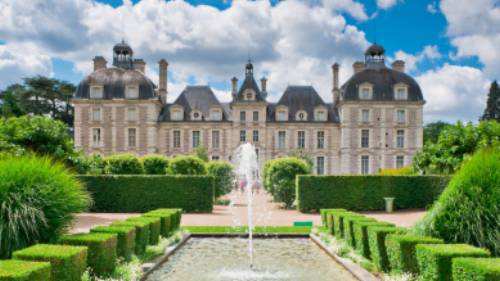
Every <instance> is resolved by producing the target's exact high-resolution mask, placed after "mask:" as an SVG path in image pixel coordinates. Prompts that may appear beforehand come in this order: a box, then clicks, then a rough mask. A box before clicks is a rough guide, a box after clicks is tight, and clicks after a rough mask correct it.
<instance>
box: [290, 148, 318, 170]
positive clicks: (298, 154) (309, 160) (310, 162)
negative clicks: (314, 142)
mask: <svg viewBox="0 0 500 281" xmlns="http://www.w3.org/2000/svg"><path fill="white" fill-rule="evenodd" d="M289 156H290V157H292V158H298V159H301V160H303V161H304V162H306V164H307V167H308V168H307V169H308V171H309V173H312V171H313V168H314V158H313V157H312V156H311V155H309V154H307V153H306V152H305V151H304V150H303V149H300V148H298V149H295V150H294V151H292V152H291V153H290V154H289Z"/></svg>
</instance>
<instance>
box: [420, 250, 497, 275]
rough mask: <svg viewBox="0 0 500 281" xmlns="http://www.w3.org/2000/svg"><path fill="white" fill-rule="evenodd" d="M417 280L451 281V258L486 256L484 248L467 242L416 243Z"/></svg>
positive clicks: (488, 253)
mask: <svg viewBox="0 0 500 281" xmlns="http://www.w3.org/2000/svg"><path fill="white" fill-rule="evenodd" d="M416 253H417V260H418V266H419V268H420V277H419V280H422V281H452V280H453V279H452V259H453V258H455V257H488V256H489V255H490V252H489V251H488V250H486V249H481V248H476V247H473V246H470V245H467V244H436V245H417V247H416Z"/></svg>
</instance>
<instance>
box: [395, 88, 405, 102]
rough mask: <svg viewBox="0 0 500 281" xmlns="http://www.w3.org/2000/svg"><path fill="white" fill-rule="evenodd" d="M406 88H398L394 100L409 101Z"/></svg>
mask: <svg viewBox="0 0 500 281" xmlns="http://www.w3.org/2000/svg"><path fill="white" fill-rule="evenodd" d="M406 92H407V91H406V88H405V87H398V88H396V93H395V95H394V99H396V100H406V99H407V94H406Z"/></svg>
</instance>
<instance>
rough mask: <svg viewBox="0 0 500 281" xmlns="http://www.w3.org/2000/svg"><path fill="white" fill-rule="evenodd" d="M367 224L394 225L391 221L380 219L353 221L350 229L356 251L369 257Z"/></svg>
mask: <svg viewBox="0 0 500 281" xmlns="http://www.w3.org/2000/svg"><path fill="white" fill-rule="evenodd" d="M369 226H386V227H387V226H394V224H392V223H387V222H380V221H363V220H361V221H360V220H355V221H353V225H352V229H353V234H354V241H356V251H357V252H358V253H360V254H361V255H362V256H363V257H365V258H367V259H371V254H370V245H369V240H368V227H369Z"/></svg>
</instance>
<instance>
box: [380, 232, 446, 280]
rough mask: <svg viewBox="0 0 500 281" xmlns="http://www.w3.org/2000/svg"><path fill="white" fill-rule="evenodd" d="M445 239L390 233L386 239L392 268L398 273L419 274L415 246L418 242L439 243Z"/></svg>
mask: <svg viewBox="0 0 500 281" xmlns="http://www.w3.org/2000/svg"><path fill="white" fill-rule="evenodd" d="M439 243H443V240H441V239H437V238H433V237H426V236H416V235H410V234H390V235H388V236H387V239H386V247H387V256H388V257H389V262H390V264H391V268H392V270H393V271H394V272H396V273H404V272H407V273H412V274H418V272H419V271H418V264H417V256H416V253H415V247H416V245H417V244H439Z"/></svg>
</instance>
